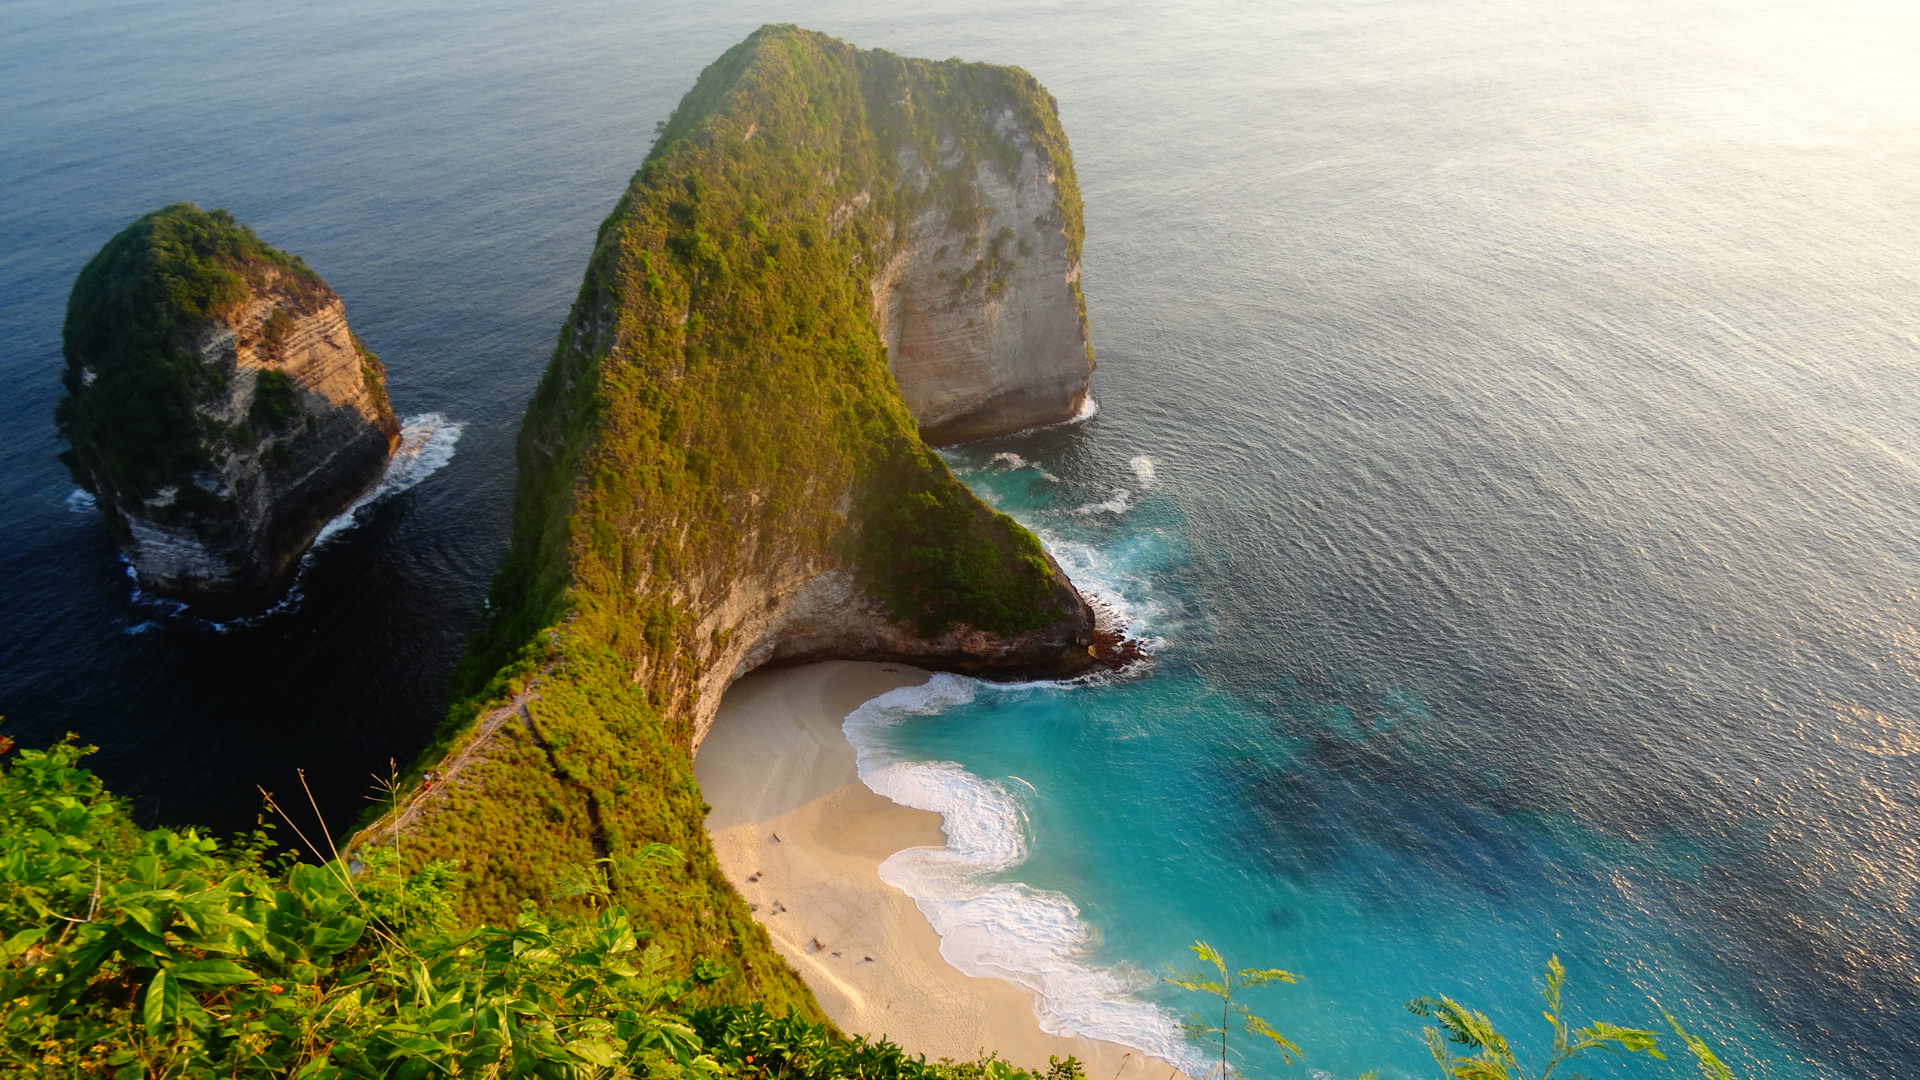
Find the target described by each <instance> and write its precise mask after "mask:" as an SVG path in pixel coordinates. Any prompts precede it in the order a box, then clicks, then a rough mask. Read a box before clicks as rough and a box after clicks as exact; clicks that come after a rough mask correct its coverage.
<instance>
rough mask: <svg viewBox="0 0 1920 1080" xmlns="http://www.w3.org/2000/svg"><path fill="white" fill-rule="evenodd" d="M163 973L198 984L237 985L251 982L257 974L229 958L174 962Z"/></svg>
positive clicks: (182, 980)
mask: <svg viewBox="0 0 1920 1080" xmlns="http://www.w3.org/2000/svg"><path fill="white" fill-rule="evenodd" d="M165 974H168V975H171V976H172V977H173V978H175V979H178V980H180V981H181V982H187V983H195V984H198V985H200V986H239V985H240V984H241V983H250V982H253V981H254V980H255V979H256V978H258V976H256V975H254V973H253V972H251V971H248V970H247V969H246V968H243V967H241V966H240V965H239V964H236V963H234V962H233V961H231V960H194V961H192V962H190V963H185V964H174V965H172V966H170V967H168V968H167V970H166V972H165Z"/></svg>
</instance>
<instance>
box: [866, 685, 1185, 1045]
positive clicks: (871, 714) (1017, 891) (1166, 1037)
mask: <svg viewBox="0 0 1920 1080" xmlns="http://www.w3.org/2000/svg"><path fill="white" fill-rule="evenodd" d="M975 685H976V684H975V683H974V682H973V680H971V679H966V678H962V677H960V676H957V675H948V674H936V675H934V676H933V677H932V678H931V679H930V680H928V681H927V682H926V683H925V684H924V685H921V686H909V687H902V688H900V689H897V690H893V691H890V692H889V693H886V694H882V695H881V696H880V697H877V698H875V699H873V700H872V701H869V702H867V703H866V704H864V705H862V706H860V707H859V708H858V709H855V710H854V711H853V712H852V713H851V714H849V715H848V716H847V719H846V723H845V724H844V725H843V730H844V731H845V732H846V736H847V741H848V742H850V743H852V744H853V748H854V754H855V756H856V758H857V760H858V762H859V768H860V779H861V780H863V781H865V782H866V785H867V786H868V787H869V788H872V789H873V790H874V791H876V792H878V793H879V794H881V795H884V796H886V797H887V798H889V799H891V800H893V801H894V802H897V803H900V804H902V805H904V806H913V807H918V808H919V809H922V810H931V811H933V812H935V813H937V814H939V815H940V817H941V822H942V825H941V827H942V829H943V831H944V832H945V833H946V836H947V842H946V844H945V846H943V847H939V848H910V849H908V850H906V851H901V852H897V853H896V854H894V855H892V856H891V857H889V858H888V859H887V860H886V861H885V862H884V863H881V864H880V877H881V879H882V880H884V881H886V882H887V884H889V885H892V886H894V887H895V888H897V889H899V890H901V891H902V892H904V893H906V894H907V895H908V896H911V897H913V900H914V904H915V905H916V906H917V907H919V909H920V911H921V913H922V914H924V915H925V916H926V917H927V921H928V922H929V923H931V924H932V925H933V928H934V931H935V932H937V933H938V934H939V935H940V955H941V956H943V957H945V958H946V960H947V962H948V963H950V964H952V965H953V966H954V967H956V968H958V969H959V970H961V971H963V972H965V973H967V974H968V975H973V976H976V977H992V978H999V979H1006V980H1008V981H1009V982H1015V983H1019V984H1021V985H1022V986H1026V987H1028V988H1029V989H1031V990H1032V991H1033V992H1034V997H1035V1002H1034V1009H1035V1012H1036V1014H1037V1017H1038V1019H1039V1022H1040V1027H1041V1028H1042V1030H1045V1031H1047V1032H1049V1033H1052V1034H1055V1035H1083V1036H1086V1037H1088V1038H1094V1039H1104V1040H1107V1041H1109V1042H1116V1043H1120V1044H1122V1045H1124V1046H1130V1047H1133V1048H1134V1049H1137V1050H1143V1051H1146V1052H1147V1053H1149V1054H1153V1055H1154V1056H1156V1057H1160V1058H1163V1059H1165V1060H1167V1061H1170V1062H1172V1063H1174V1064H1175V1065H1177V1066H1179V1067H1180V1068H1181V1069H1182V1070H1184V1071H1186V1072H1187V1073H1188V1074H1189V1075H1195V1076H1197V1075H1200V1074H1201V1072H1203V1071H1204V1069H1205V1062H1204V1061H1202V1060H1200V1059H1199V1056H1198V1055H1196V1054H1195V1053H1194V1052H1193V1049H1192V1048H1191V1047H1190V1046H1188V1045H1187V1044H1186V1042H1185V1040H1184V1038H1183V1037H1182V1032H1181V1027H1180V1022H1179V1021H1178V1020H1177V1019H1176V1018H1175V1017H1174V1016H1173V1015H1172V1014H1170V1013H1168V1012H1167V1011H1166V1010H1164V1009H1161V1008H1160V1007H1158V1006H1156V1005H1153V1004H1151V1003H1149V1002H1145V1001H1141V1000H1139V999H1138V998H1137V997H1135V996H1134V994H1135V992H1136V991H1138V990H1141V989H1144V988H1145V987H1147V986H1150V985H1152V982H1153V980H1152V979H1151V978H1150V977H1147V976H1143V975H1140V974H1138V973H1134V972H1130V971H1128V970H1126V969H1116V968H1102V967H1096V966H1094V965H1092V964H1089V963H1087V962H1086V958H1087V956H1089V955H1090V954H1091V953H1092V952H1093V950H1094V948H1095V947H1096V945H1097V941H1096V939H1095V935H1094V933H1093V931H1092V929H1091V928H1090V927H1088V926H1087V925H1086V924H1085V923H1084V922H1082V921H1080V909H1079V908H1077V907H1075V906H1074V903H1073V901H1072V900H1071V899H1069V898H1067V897H1066V896H1064V895H1062V894H1060V893H1056V892H1048V891H1044V890H1040V889H1033V888H1029V887H1028V886H1026V885H1022V884H1018V883H1013V884H1008V883H1002V882H993V881H989V880H988V878H990V877H991V876H993V875H996V874H1000V873H1003V872H1005V871H1007V870H1011V869H1012V868H1014V867H1016V866H1018V865H1020V864H1021V863H1022V862H1024V861H1025V860H1026V857H1027V844H1026V814H1025V812H1024V811H1023V810H1022V809H1021V806H1020V803H1019V801H1018V800H1017V799H1016V798H1015V797H1014V795H1013V793H1012V792H1011V791H1009V790H1007V788H1005V787H1003V786H1001V785H999V784H996V783H992V782H990V781H987V780H983V779H981V778H980V777H977V776H975V775H973V774H972V773H969V772H967V771H966V770H965V769H963V768H961V767H960V766H959V765H957V764H955V763H953V762H950V761H930V762H919V761H903V760H901V759H900V758H899V756H898V755H897V754H895V753H893V752H892V750H891V749H890V747H889V746H888V745H887V741H886V737H885V734H884V733H885V730H886V729H887V728H890V727H892V726H893V725H895V724H897V723H899V722H900V720H901V719H903V718H904V717H908V716H927V715H932V714H934V713H939V712H944V711H945V710H947V709H950V708H953V707H954V706H957V705H964V704H966V703H967V702H969V701H972V700H973V696H974V690H975Z"/></svg>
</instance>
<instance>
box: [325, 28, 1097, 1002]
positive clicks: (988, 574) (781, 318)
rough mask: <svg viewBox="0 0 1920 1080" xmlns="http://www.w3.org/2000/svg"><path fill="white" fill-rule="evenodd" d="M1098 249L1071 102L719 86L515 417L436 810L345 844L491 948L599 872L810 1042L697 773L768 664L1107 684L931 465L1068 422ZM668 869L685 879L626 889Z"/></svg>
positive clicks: (613, 219)
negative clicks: (731, 688)
mask: <svg viewBox="0 0 1920 1080" xmlns="http://www.w3.org/2000/svg"><path fill="white" fill-rule="evenodd" d="M1078 222H1079V206H1078V196H1077V194H1075V193H1074V189H1073V187H1072V171H1071V161H1070V159H1069V157H1068V154H1067V150H1066V143H1065V139H1064V136H1062V135H1061V134H1060V130H1059V122H1058V119H1057V117H1056V116H1055V110H1054V105H1053V102H1052V99H1051V98H1050V97H1049V96H1048V95H1047V94H1046V92H1045V90H1043V89H1042V88H1041V87H1040V85H1039V84H1038V83H1037V82H1035V81H1034V79H1033V78H1032V77H1031V76H1029V75H1027V74H1026V73H1025V72H1022V71H1020V70H1018V69H1015V68H1005V67H994V66H991V65H985V64H968V63H962V62H960V61H946V62H931V61H924V60H910V59H906V58H902V57H898V56H894V55H892V54H890V53H887V52H883V51H863V50H860V49H856V48H854V47H852V46H850V45H847V44H846V43H844V42H840V41H837V40H835V39H833V38H829V37H826V36H824V35H821V34H816V33H811V32H808V31H803V30H800V29H798V28H795V27H792V26H769V27H764V28H762V29H761V30H759V31H757V32H755V33H754V34H753V35H752V36H750V37H749V38H748V39H747V40H746V41H744V42H742V43H741V44H740V45H738V46H736V47H735V48H733V49H731V50H729V51H728V52H727V53H726V54H725V55H723V56H722V57H721V58H720V59H719V60H717V61H715V62H714V63H713V64H712V65H710V66H709V67H708V68H707V69H706V70H705V71H704V72H703V73H702V74H701V76H700V78H699V80H698V82H697V83H696V84H695V86H694V88H693V89H692V91H690V92H689V93H688V94H687V96H686V98H685V99H684V100H683V101H682V102H681V104H680V106H679V108H678V109H677V110H676V111H675V112H674V114H673V117H672V118H671V119H670V120H669V121H668V122H667V123H666V124H665V125H663V128H662V130H661V131H660V133H659V137H658V139H657V140H656V142H655V144H654V147H653V150H652V152H651V154H650V155H649V156H648V158H647V160H646V162H645V164H644V165H643V166H642V167H641V169H640V171H639V173H638V174H637V175H636V176H635V177H634V179H633V181H632V183H631V184H630V185H629V187H628V188H627V190H626V192H625V194H624V195H623V196H622V197H621V199H620V201H619V203H618V205H616V206H615V207H614V209H613V212H612V214H611V215H609V216H608V218H607V220H606V221H605V222H604V223H603V224H602V225H601V227H600V232H599V237H598V241H597V243H596V246H595V249H594V253H593V256H592V258H591V260H590V262H589V264H588V267H587V271H586V275H585V280H584V281H583V283H582V285H581V288H580V292H579V295H578V298H577V299H576V301H575V303H574V306H573V311H572V314H571V315H570V316H569V318H568V319H567V322H566V324H565V326H564V328H563V329H562V331H561V335H560V342H559V345H558V347H557V348H556V349H555V351H554V354H553V357H552V360H551V361H550V363H549V364H548V367H547V370H546V373H545V375H544V377H543V378H542V380H541V382H540V385H539V388H538V389H537V391H536V392H535V394H534V397H533V400H532V402H531V404H530V405H529V407H528V409H527V413H526V417H525V420H524V421H523V423H522V427H521V431H520V438H519V444H518V460H519V478H518V486H517V488H516V495H515V503H514V533H513V543H512V547H511V549H510V551H509V553H508V555H507V558H506V560H505V562H504V563H503V565H502V567H501V570H500V573H499V575H498V577H497V578H496V579H495V583H494V587H493V591H492V594H491V599H490V609H491V620H490V623H489V626H488V627H487V629H486V630H485V631H484V632H483V633H482V634H481V635H480V636H479V637H478V638H477V639H476V640H475V642H474V646H473V649H472V653H471V655H470V657H469V659H468V660H467V661H466V662H465V663H464V665H463V667H462V669H461V671H460V672H458V673H457V674H456V687H457V690H456V692H457V693H464V694H467V695H470V696H467V697H466V698H465V699H464V700H463V701H462V702H461V703H460V704H458V705H456V706H455V708H454V710H453V712H452V715H451V717H450V720H449V725H448V728H447V730H446V731H445V732H444V733H443V736H442V740H441V742H440V743H439V744H438V745H437V746H436V747H435V748H434V749H432V750H430V751H429V753H428V755H427V756H426V757H425V758H423V763H424V764H426V765H434V766H435V771H436V772H439V773H442V774H443V777H442V779H440V780H439V782H437V783H436V784H435V786H434V787H433V789H432V790H431V791H430V792H426V793H425V794H423V795H422V796H420V797H418V798H415V799H413V800H411V801H409V802H408V803H407V804H406V805H405V806H404V807H403V808H399V809H396V811H395V813H393V814H391V815H389V816H388V817H387V818H385V819H383V820H382V821H380V822H377V823H376V824H375V825H374V826H373V827H372V828H371V829H369V830H367V831H365V832H363V833H362V834H361V836H360V838H359V841H358V842H359V843H361V844H362V845H366V844H372V843H379V844H382V845H387V844H392V845H395V846H397V847H398V849H399V850H400V851H401V852H402V853H403V854H405V855H406V856H407V857H408V858H410V859H413V860H419V861H425V860H430V859H448V858H456V859H460V860H462V862H463V866H464V869H465V870H466V872H467V873H468V875H469V880H470V881H471V885H470V886H469V888H468V891H467V896H468V901H467V902H468V903H469V904H470V905H471V907H472V909H473V910H472V914H475V915H479V916H485V917H506V916H510V915H511V914H512V913H513V912H514V911H515V910H517V907H518V905H519V904H520V902H521V901H522V900H524V899H528V898H539V897H543V896H546V895H548V893H549V890H551V889H553V887H554V883H555V882H556V881H560V880H562V879H563V878H564V879H566V880H578V879H579V877H580V871H579V870H578V869H577V868H580V867H598V868H603V869H601V870H595V871H594V872H595V873H601V874H603V875H604V877H603V878H601V879H598V880H603V881H604V882H605V883H606V888H607V889H608V890H610V895H613V896H616V897H618V900H619V902H620V903H622V904H625V905H627V906H628V907H629V908H630V909H632V910H634V911H635V913H636V916H637V917H639V918H640V919H641V921H642V922H643V923H645V924H646V925H649V926H652V927H654V928H655V933H656V938H655V940H656V941H657V942H659V943H660V944H662V945H663V946H664V947H667V948H670V949H672V950H673V951H674V952H676V953H677V954H678V955H680V956H682V957H686V956H707V957H715V958H722V957H724V958H726V962H727V964H728V965H729V967H730V969H731V974H729V975H728V976H726V977H724V978H719V977H716V978H714V979H713V981H712V982H711V983H710V984H703V985H705V986H706V989H704V990H703V991H702V993H704V994H708V995H710V997H711V999H714V1000H760V1001H764V1002H766V1003H767V1004H768V1005H769V1007H770V1008H775V1009H776V1010H777V1009H779V1008H781V1007H783V1006H784V1007H792V1008H798V1009H801V1010H802V1011H805V1012H810V1013H813V1014H814V1015H818V1013H817V1006H815V1005H814V1003H813V1001H812V998H811V995H810V994H809V993H808V992H807V990H806V988H805V986H804V985H803V984H801V983H800V981H799V979H798V978H797V977H796V976H795V975H794V974H793V973H792V971H791V970H789V969H788V968H787V967H786V966H785V964H784V963H782V962H781V961H780V959H779V957H778V955H777V954H775V953H774V952H773V951H772V949H771V947H770V945H769V944H768V942H767V939H766V935H765V932H764V931H763V930H762V929H761V928H760V927H759V926H758V925H757V924H756V923H755V922H754V919H753V917H752V915H751V913H750V912H748V911H747V909H746V905H745V904H744V903H743V902H742V901H741V900H740V898H739V897H738V895H737V894H735V893H734V892H733V890H732V889H731V887H730V886H728V884H727V882H726V880H725V878H724V877H723V876H722V875H721V873H720V871H719V869H718V867H717V865H716V864H715V863H714V861H713V856H712V849H711V846H710V844H709V843H708V840H707V837H706V833H705V829H704V825H703V819H704V815H705V808H704V805H703V804H702V803H701V801H700V795H699V788H698V785H697V784H696V783H695V782H694V780H693V775H692V768H691V765H692V754H693V751H694V749H695V748H696V747H697V745H698V743H699V741H700V739H701V737H702V736H703V734H704V733H705V730H706V728H707V726H708V725H709V723H710V722H711V719H712V716H713V713H714V710H715V708H716V707H717V706H718V703H719V700H720V695H721V694H722V692H723V691H724V690H725V689H726V687H727V685H728V684H729V683H730V682H732V681H733V680H734V679H736V678H738V677H739V676H740V675H742V674H744V673H746V672H747V671H749V670H751V669H752V668H753V667H755V666H757V665H760V664H764V663H775V662H799V661H803V660H815V659H829V658H839V659H876V660H900V661H906V662H911V663H915V664H919V665H923V666H927V667H932V668H944V669H948V670H960V671H966V672H975V673H987V674H991V673H1001V674H1005V675H1009V676H1014V675H1018V676H1026V677H1059V676H1066V675H1071V674H1074V673H1076V672H1079V671H1082V670H1085V669H1086V668H1088V667H1090V666H1091V665H1093V664H1094V663H1096V659H1095V657H1094V655H1093V649H1092V646H1093V644H1094V640H1095V635H1094V618H1093V613H1092V612H1091V611H1090V609H1089V608H1088V606H1087V604H1086V602H1085V600H1084V599H1082V597H1081V596H1080V594H1079V593H1078V592H1077V591H1076V590H1075V589H1074V587H1073V585H1072V583H1071V582H1070V581H1068V580H1067V578H1066V576H1065V575H1064V574H1063V573H1062V572H1061V570H1060V568H1059V566H1058V565H1056V564H1055V563H1054V561H1053V560H1052V559H1051V558H1050V557H1049V556H1048V555H1047V553H1046V551H1045V550H1044V549H1043V548H1042V547H1041V545H1040V543H1039V541H1038V540H1037V539H1036V538H1035V537H1034V536H1033V535H1032V534H1031V533H1029V532H1028V531H1027V530H1026V529H1024V528H1022V527H1021V526H1020V525H1019V524H1017V523H1016V522H1014V521H1013V520H1012V519H1011V518H1009V517H1007V516H1006V515H1004V514H1000V513H997V512H995V511H994V510H992V509H991V508H989V507H987V506H985V505H983V504H982V503H981V502H980V501H979V500H978V499H977V498H975V497H974V495H973V494H972V493H971V492H970V491H968V489H967V488H966V487H965V486H964V485H962V484H961V483H960V482H959V481H958V480H956V479H955V478H954V477H953V475H952V473H951V472H950V471H949V470H948V468H947V466H946V464H945V463H944V462H943V461H942V460H941V458H940V457H939V456H938V455H937V454H935V453H934V452H932V451H931V450H930V449H929V448H928V446H927V444H926V443H925V442H924V441H923V440H922V438H921V433H922V431H927V432H929V433H945V435H947V436H950V437H951V436H955V435H956V433H957V434H958V436H959V437H968V436H972V435H976V434H980V433H997V432H1003V431H1010V430H1015V429H1018V428H1021V427H1027V426H1032V425H1033V424H1035V423H1044V422H1050V421H1054V420H1064V419H1068V418H1070V417H1071V415H1072V414H1073V412H1075V411H1076V410H1077V409H1078V408H1079V403H1080V402H1081V401H1082V400H1083V399H1084V394H1085V383H1086V375H1087V372H1088V370H1089V369H1090V359H1089V356H1088V354H1087V350H1086V346H1085V330H1084V322H1083V320H1082V316H1081V312H1080V304H1079V298H1078V294H1077V285H1076V283H1075V282H1074V281H1073V279H1072V276H1073V269H1074V267H1075V265H1076V262H1077V258H1078ZM1016 264H1017V265H1016ZM969 322H971V323H972V324H973V325H972V327H971V328H969V326H968V323H969ZM983 327H984V329H983ZM893 345H897V348H894V347H890V346H893ZM1042 345H1044V348H1043V347H1041V346H1042ZM1029 346H1032V347H1031V348H1030V347H1029ZM1022 357H1030V358H1033V362H1032V363H1031V364H1027V365H1026V366H1023V360H1022ZM896 377H897V381H896ZM916 409H917V410H919V411H918V412H916ZM654 841H660V842H664V843H667V844H671V845H673V846H674V847H676V848H678V849H679V850H681V851H682V852H685V853H687V855H688V856H689V858H688V861H687V863H686V864H685V865H684V866H682V867H680V868H678V869H677V870H675V871H673V872H671V873H669V874H667V875H666V877H665V878H664V879H655V880H653V881H651V883H648V882H646V881H642V880H629V879H627V878H625V877H624V876H623V875H624V874H626V873H628V872H629V871H627V870H623V869H622V868H623V867H625V866H627V865H628V864H626V863H624V862H623V860H624V859H626V858H627V857H628V855H630V854H631V853H632V852H633V851H635V850H637V849H638V848H639V847H640V846H641V845H644V844H647V843H649V842H654ZM570 868H574V869H570ZM631 872H632V873H633V874H634V875H635V877H636V878H638V877H640V874H641V872H640V871H639V870H638V869H635V870H633V871H631ZM646 873H647V874H654V873H656V872H655V871H646ZM698 976H699V972H698V971H694V972H691V973H690V977H698Z"/></svg>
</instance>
